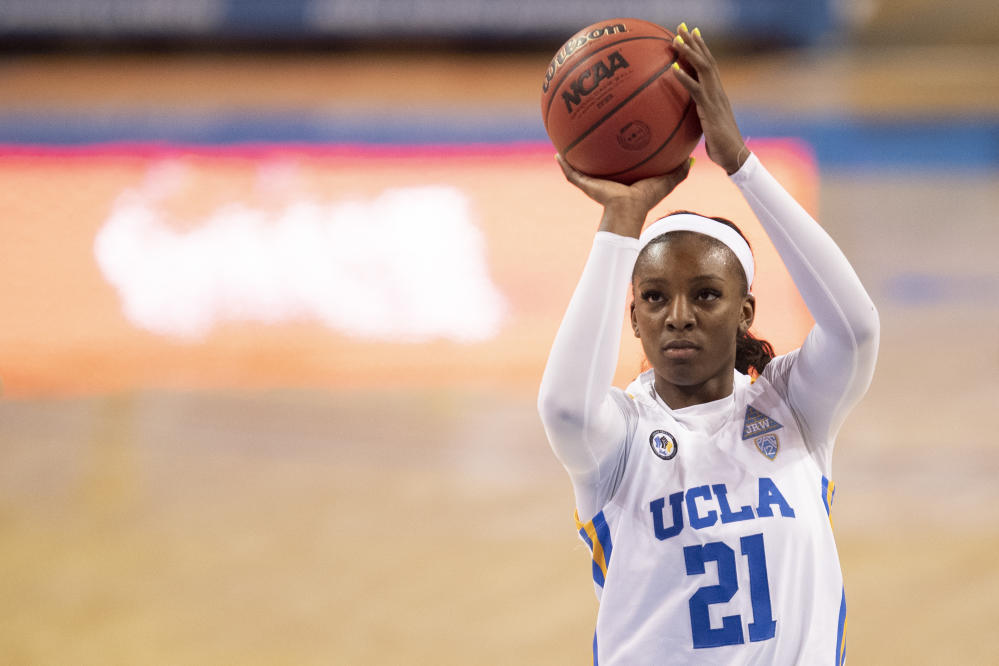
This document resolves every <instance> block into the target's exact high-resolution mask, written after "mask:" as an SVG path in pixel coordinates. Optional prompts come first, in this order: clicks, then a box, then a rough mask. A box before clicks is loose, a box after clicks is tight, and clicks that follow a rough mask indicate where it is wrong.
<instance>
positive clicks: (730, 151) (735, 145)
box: [673, 23, 749, 175]
mask: <svg viewBox="0 0 999 666" xmlns="http://www.w3.org/2000/svg"><path fill="white" fill-rule="evenodd" d="M673 48H675V49H676V50H677V53H678V54H679V56H680V60H682V61H683V62H684V63H686V64H688V65H690V67H692V68H693V70H694V72H695V75H696V76H690V75H689V74H687V72H685V71H683V69H682V68H680V67H677V66H675V65H674V67H673V73H674V74H676V78H677V79H678V80H679V81H680V83H681V84H682V85H683V87H684V88H686V89H687V91H688V92H690V96H691V97H692V98H693V100H694V103H695V104H696V105H697V115H698V117H699V118H700V120H701V129H702V130H704V143H705V145H706V147H707V150H708V157H710V158H711V161H712V162H714V163H715V164H717V165H718V166H720V167H721V168H723V169H725V172H726V173H728V174H729V175H731V174H733V173H735V172H736V171H738V170H739V168H740V167H741V166H742V164H743V163H744V162H745V161H746V158H747V157H749V148H747V147H746V143H745V141H743V139H742V134H741V133H740V132H739V126H738V124H736V122H735V115H734V114H733V113H732V105H731V104H729V101H728V95H726V94H725V89H724V88H723V87H722V82H721V76H720V75H719V74H718V64H717V63H716V62H715V59H714V56H712V55H711V51H709V50H708V45H707V44H705V43H704V38H703V37H701V31H700V30H698V29H697V28H694V29H693V31H690V32H688V31H687V26H686V25H685V24H683V23H681V24H680V25H679V27H677V29H676V37H675V38H674V39H673Z"/></svg>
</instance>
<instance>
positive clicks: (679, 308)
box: [631, 232, 755, 409]
mask: <svg viewBox="0 0 999 666" xmlns="http://www.w3.org/2000/svg"><path fill="white" fill-rule="evenodd" d="M668 238H669V239H668V240H667V241H665V242H658V243H653V244H652V245H649V246H648V247H647V248H646V250H645V252H643V253H642V254H641V255H640V256H639V260H638V262H637V263H636V264H635V278H634V282H633V287H634V291H635V300H634V303H633V304H632V306H631V323H632V328H633V329H634V331H635V336H636V337H638V338H640V339H641V341H642V348H643V349H644V351H645V357H646V358H647V359H648V360H649V363H650V364H651V365H652V367H653V369H654V370H655V375H656V390H657V392H658V393H659V395H660V396H662V397H663V399H664V400H666V403H667V404H668V405H670V407H673V408H674V409H677V408H680V407H686V406H689V405H693V404H699V403H702V402H709V401H711V400H718V399H720V398H724V397H725V396H727V395H728V394H729V393H731V391H732V377H733V374H732V371H733V369H734V368H735V341H736V337H737V336H738V335H739V334H740V333H742V332H745V331H748V330H749V327H750V326H751V325H752V323H753V315H754V313H755V301H754V299H753V297H752V296H750V295H748V294H746V279H745V274H744V273H743V270H742V266H741V265H740V264H739V260H738V259H736V257H735V255H734V254H733V253H732V251H731V250H729V249H728V248H727V247H725V245H723V244H722V243H720V242H718V241H716V240H714V239H713V238H710V237H708V236H705V235H703V234H697V233H691V232H676V233H672V234H670V235H669V237H668Z"/></svg>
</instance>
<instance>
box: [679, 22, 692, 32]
mask: <svg viewBox="0 0 999 666" xmlns="http://www.w3.org/2000/svg"><path fill="white" fill-rule="evenodd" d="M676 30H677V32H679V31H681V30H683V31H684V32H690V31H689V30H687V24H686V23H681V24H680V25H678V26H677V28H676Z"/></svg>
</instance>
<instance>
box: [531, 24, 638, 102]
mask: <svg viewBox="0 0 999 666" xmlns="http://www.w3.org/2000/svg"><path fill="white" fill-rule="evenodd" d="M620 32H628V28H627V27H625V25H624V24H623V23H617V24H615V25H605V26H603V27H600V28H594V29H593V30H590V31H589V32H587V33H583V34H580V35H576V36H575V37H573V38H572V39H570V40H569V41H567V42H566V43H565V44H563V45H562V48H561V49H559V52H558V53H556V54H555V57H554V58H552V61H551V62H550V63H549V64H548V71H547V72H545V82H544V83H542V84H541V92H543V93H546V92H548V87H549V86H551V84H552V79H554V78H555V74H556V73H558V70H559V68H560V67H561V66H562V64H563V63H564V62H565V60H566V58H568V57H569V56H571V55H572V54H573V53H575V52H576V51H578V50H579V49H580V47H582V46H583V45H584V44H586V43H587V42H589V41H591V40H594V39H600V38H601V37H604V36H606V35H616V34H618V33H620Z"/></svg>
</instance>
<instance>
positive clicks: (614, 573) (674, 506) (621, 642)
mask: <svg viewBox="0 0 999 666" xmlns="http://www.w3.org/2000/svg"><path fill="white" fill-rule="evenodd" d="M617 399H618V400H619V401H621V402H622V403H623V404H622V405H621V406H622V410H623V411H624V412H625V414H626V415H627V419H628V422H629V430H630V431H631V433H632V436H631V437H630V442H629V444H628V446H627V447H626V448H625V449H624V451H623V452H622V460H621V461H620V466H621V469H622V470H623V472H622V475H621V477H620V480H619V481H618V484H617V488H616V491H615V492H614V495H613V497H612V498H611V499H610V501H608V502H607V503H606V504H605V505H604V507H603V509H602V510H601V511H600V512H599V513H597V515H596V516H595V517H594V518H593V519H592V520H591V521H589V522H588V523H587V524H586V525H582V524H578V525H577V526H578V527H579V529H580V536H581V537H582V538H583V540H584V541H585V542H586V543H587V545H589V546H590V548H591V550H592V552H593V578H594V582H595V584H596V586H597V594H598V597H600V610H599V614H598V619H597V628H596V632H595V635H594V645H593V653H594V662H595V663H600V664H629V665H639V664H657V665H662V664H691V663H696V664H731V663H740V664H761V665H763V664H766V665H771V664H839V663H841V661H842V657H843V634H844V628H845V626H844V625H845V621H846V604H845V596H844V593H843V580H842V575H841V573H840V567H839V559H838V557H837V553H836V544H835V542H834V541H833V535H832V529H831V526H830V519H829V505H830V504H831V501H832V493H833V487H832V485H831V484H830V482H829V480H828V479H827V478H826V477H825V476H824V475H823V473H822V470H820V469H819V465H818V464H817V462H816V461H815V459H814V458H813V457H812V455H811V454H810V452H809V450H808V448H807V447H806V446H805V442H804V440H803V437H802V434H801V432H800V430H799V429H798V426H797V423H796V421H795V417H794V415H793V413H792V412H791V410H790V408H789V407H788V405H787V404H786V403H785V402H784V400H783V399H782V397H781V396H780V395H779V391H778V390H777V389H776V388H775V387H774V386H772V385H771V384H770V382H769V381H768V380H767V379H766V377H760V378H759V379H757V381H755V382H752V383H751V382H750V380H749V378H748V377H746V376H745V375H741V374H738V373H737V376H736V382H735V390H734V392H733V394H732V395H730V396H729V397H727V398H725V399H722V400H718V401H716V402H712V403H708V404H704V405H695V406H693V407H688V408H685V409H680V410H676V411H675V412H674V411H672V410H670V409H669V408H668V407H667V406H666V405H665V404H664V403H663V402H662V400H661V399H659V398H658V397H657V396H656V394H655V392H654V390H653V389H652V377H651V371H649V372H647V373H645V374H643V375H642V376H641V377H639V379H637V380H636V381H635V382H634V383H632V385H631V386H630V387H629V388H628V394H627V397H624V398H621V397H618V398H617ZM629 403H630V404H629ZM803 581H808V584H803Z"/></svg>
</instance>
